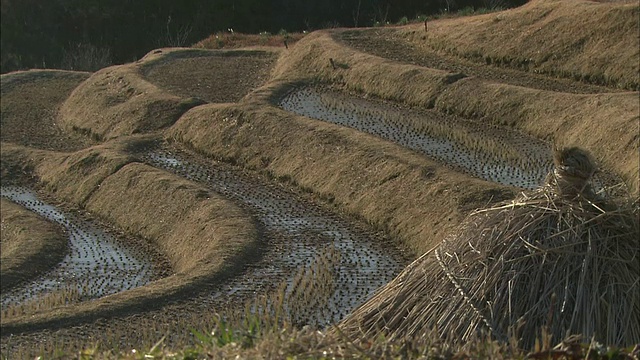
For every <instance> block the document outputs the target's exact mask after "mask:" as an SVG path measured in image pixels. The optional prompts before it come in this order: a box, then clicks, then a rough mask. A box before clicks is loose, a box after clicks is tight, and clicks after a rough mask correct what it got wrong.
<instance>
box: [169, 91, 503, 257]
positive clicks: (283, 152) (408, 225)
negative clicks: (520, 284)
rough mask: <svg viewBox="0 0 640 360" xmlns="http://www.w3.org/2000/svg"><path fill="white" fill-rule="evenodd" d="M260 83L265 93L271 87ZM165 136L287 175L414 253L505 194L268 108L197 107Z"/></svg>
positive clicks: (375, 141) (369, 140)
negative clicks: (471, 212) (474, 210)
mask: <svg viewBox="0 0 640 360" xmlns="http://www.w3.org/2000/svg"><path fill="white" fill-rule="evenodd" d="M263 90H264V91H265V93H266V96H268V95H269V94H271V92H272V91H276V90H277V88H269V89H263ZM167 137H168V138H169V139H171V140H173V141H177V142H179V143H184V144H186V145H188V146H190V147H192V148H194V149H196V150H197V151H199V152H201V153H203V154H205V155H207V156H210V157H214V158H218V159H224V160H226V161H232V162H235V163H238V164H241V165H243V166H246V167H250V168H254V169H258V170H263V171H267V172H269V173H270V174H271V175H272V176H274V177H276V178H288V179H291V181H292V182H293V183H295V184H297V185H298V186H300V187H302V188H303V189H308V190H309V191H311V192H313V193H315V194H317V195H318V196H320V197H323V198H325V199H327V200H329V201H332V202H334V203H335V205H337V206H339V207H340V208H342V209H345V210H347V211H348V212H349V213H352V214H355V215H357V216H359V217H362V218H364V219H365V220H366V221H368V222H369V223H371V224H373V225H374V226H376V227H378V228H381V229H385V230H387V231H388V232H389V233H390V234H391V235H392V236H393V237H396V238H398V239H399V240H400V243H404V244H405V245H407V246H408V248H410V249H411V251H412V252H414V253H415V254H420V253H422V252H424V251H426V250H428V249H429V248H430V247H432V246H433V245H434V244H436V243H438V242H439V241H440V240H441V239H442V238H443V237H444V235H445V234H446V233H447V232H448V231H449V230H450V229H451V227H452V226H454V225H455V224H457V223H458V222H459V221H460V220H461V219H462V218H463V217H464V216H465V215H466V213H467V212H468V211H470V210H472V209H473V208H476V207H482V206H485V205H486V204H487V203H491V202H496V201H499V200H502V199H506V198H510V197H511V196H512V195H513V193H512V192H511V190H509V189H507V188H505V187H502V186H499V185H496V184H490V183H486V182H483V181H480V180H476V179H472V178H470V177H467V176H463V175H460V174H459V173H455V172H453V171H450V170H447V169H444V168H442V167H441V166H438V165H436V164H435V163H434V162H433V161H430V160H428V159H426V158H424V157H422V156H419V155H417V154H415V153H414V152H412V151H410V150H407V149H404V148H402V147H400V146H397V145H394V144H391V143H388V142H386V141H383V140H381V139H379V138H377V137H374V136H371V135H368V134H363V133H360V132H358V131H355V130H352V129H348V128H344V127H340V126H336V125H332V124H328V123H324V122H320V121H314V120H310V119H307V118H304V117H301V116H295V115H292V114H290V113H287V112H285V111H283V110H280V109H277V108H272V107H265V106H253V105H251V104H240V105H231V104H225V105H205V106H199V107H197V108H195V109H192V110H191V111H189V112H188V113H186V114H185V115H184V116H183V117H182V118H181V119H180V120H179V121H178V122H177V123H176V124H175V125H174V126H173V127H172V128H171V129H170V130H169V131H168V132H167Z"/></svg>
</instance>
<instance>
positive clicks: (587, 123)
mask: <svg viewBox="0 0 640 360" xmlns="http://www.w3.org/2000/svg"><path fill="white" fill-rule="evenodd" d="M295 50H296V51H294V52H293V53H292V54H291V55H288V56H286V57H285V56H283V57H281V59H280V61H279V62H278V65H277V66H276V69H275V70H274V76H275V77H276V78H277V79H281V80H282V81H286V82H296V81H298V82H299V81H320V82H330V83H333V84H344V87H345V88H346V89H348V90H355V91H361V92H364V93H366V94H369V95H373V96H378V97H381V98H385V99H391V100H397V101H402V102H404V103H407V104H410V105H413V106H421V107H422V106H427V107H431V106H435V108H436V109H437V110H440V111H443V112H446V113H453V114H456V115H461V116H463V117H468V118H475V119H480V120H481V121H483V122H487V123H489V124H495V125H501V126H508V127H512V128H515V129H517V130H520V131H523V132H524V133H527V134H530V135H532V136H534V137H536V138H539V139H546V140H549V141H550V142H552V143H555V144H557V145H558V146H570V145H576V146H581V147H583V148H586V149H588V150H589V151H591V152H592V153H593V154H594V155H595V156H596V157H597V158H598V159H599V160H600V161H601V162H602V164H603V165H604V166H603V167H604V168H607V169H610V170H613V171H614V172H616V173H618V174H619V175H621V176H622V177H623V178H624V179H625V182H626V183H627V185H628V186H629V188H630V190H631V192H632V193H633V194H636V195H637V194H638V192H639V183H638V176H637V174H638V163H639V161H638V153H637V149H638V147H639V142H638V141H639V139H640V138H639V137H638V136H637V134H638V133H639V131H640V128H639V127H638V126H639V125H638V124H639V122H638V114H640V103H638V101H637V97H638V94H637V93H631V92H627V93H610V94H594V95H580V94H566V93H557V92H551V91H542V90H534V89H527V88H523V87H518V86H511V85H504V84H497V83H489V82H486V81H483V80H480V79H477V78H459V77H456V76H455V75H452V74H449V73H446V72H443V71H437V70H431V69H426V68H421V67H418V66H414V65H407V64H398V63H395V62H392V61H389V60H386V59H382V58H379V57H375V56H371V55H367V54H363V53H358V52H355V51H353V50H351V49H349V48H345V47H343V46H341V45H339V44H337V43H336V42H335V41H334V40H332V39H331V37H330V35H329V34H328V33H326V32H316V33H313V34H310V35H309V36H307V37H305V38H304V39H303V40H302V41H300V42H299V43H298V44H296V47H295ZM330 58H331V59H333V60H334V62H336V63H339V64H343V65H344V66H341V67H337V68H336V69H333V67H332V66H331V63H330V61H329V59H330ZM498 155H500V154H498Z"/></svg>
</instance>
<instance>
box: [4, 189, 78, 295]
mask: <svg viewBox="0 0 640 360" xmlns="http://www.w3.org/2000/svg"><path fill="white" fill-rule="evenodd" d="M0 204H1V206H0V216H1V222H2V224H1V227H0V234H1V236H0V241H1V242H0V245H1V250H0V254H1V259H2V261H0V264H1V267H0V271H1V272H2V277H1V285H0V286H1V287H2V290H3V291H6V290H8V289H10V288H12V287H14V286H16V285H18V284H19V283H21V282H24V281H26V280H29V279H32V278H34V277H35V276H37V275H38V274H40V273H42V272H43V271H46V270H48V269H49V268H50V267H52V266H53V265H55V264H57V263H58V262H60V260H62V258H63V257H64V255H65V252H66V250H67V239H66V237H65V236H64V232H63V229H62V228H60V227H59V226H56V225H54V224H51V223H49V222H47V221H46V220H45V219H43V218H41V217H40V216H38V215H36V214H34V213H32V212H30V211H27V210H26V209H24V208H23V207H21V206H19V205H16V204H14V203H12V202H10V201H8V200H6V199H4V198H3V199H1V200H0Z"/></svg>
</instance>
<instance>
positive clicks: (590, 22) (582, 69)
mask: <svg viewBox="0 0 640 360" xmlns="http://www.w3.org/2000/svg"><path fill="white" fill-rule="evenodd" d="M638 16H640V6H639V5H638V3H637V2H602V3H600V2H594V1H584V0H569V1H566V0H535V1H530V2H528V3H527V4H526V5H524V6H522V7H519V8H515V9H511V10H507V11H502V12H499V13H492V14H486V15H480V16H474V17H471V18H457V19H446V20H441V21H435V22H432V23H430V24H429V32H428V34H426V35H425V32H424V30H423V29H422V28H421V26H419V25H414V26H411V27H406V28H404V29H403V31H405V33H406V36H408V37H409V38H411V40H412V41H413V43H415V44H416V45H418V46H430V47H433V48H435V49H439V50H442V51H445V52H447V53H450V54H453V55H456V56H461V57H465V58H468V59H471V60H475V61H478V62H482V63H490V64H496V65H498V66H509V67H515V68H518V69H524V70H527V71H532V72H540V73H545V74H550V75H552V76H560V77H566V78H571V79H576V80H583V81H586V82H591V83H594V84H602V85H608V86H614V87H619V88H623V89H628V90H640V78H639V77H638V73H639V71H640V65H639V62H638V59H639V58H640V48H639V47H638V38H637V36H638V32H639V31H640V24H639V23H638Z"/></svg>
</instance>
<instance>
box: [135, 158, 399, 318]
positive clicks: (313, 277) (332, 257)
mask: <svg viewBox="0 0 640 360" xmlns="http://www.w3.org/2000/svg"><path fill="white" fill-rule="evenodd" d="M146 161H148V162H149V163H150V164H152V165H153V166H157V167H162V168H165V169H167V170H170V171H172V172H175V173H176V174H178V175H180V176H184V177H186V178H188V179H190V180H193V181H197V182H200V183H203V184H205V185H206V186H208V187H209V188H211V189H212V190H214V191H216V192H218V193H220V194H222V195H224V196H226V197H228V198H230V199H232V200H234V201H236V202H237V203H238V204H239V205H241V206H243V207H244V208H245V209H248V210H249V211H250V212H251V213H252V214H253V215H254V216H255V218H256V219H257V221H258V222H259V223H260V225H261V227H263V228H264V236H263V239H261V241H262V242H264V243H265V244H266V245H267V246H266V247H265V253H264V254H263V256H262V260H260V262H259V263H257V264H253V265H251V267H250V268H249V269H248V270H247V271H246V273H245V274H243V275H242V276H237V277H235V278H234V279H232V280H231V281H229V282H228V283H227V284H225V285H224V286H223V287H222V289H220V290H219V291H215V292H213V293H211V294H210V295H209V298H208V300H205V301H211V302H212V303H219V302H220V301H231V302H233V299H246V298H247V297H249V298H251V297H255V294H256V293H257V292H259V290H260V289H264V288H270V287H273V285H274V284H277V283H278V282H285V283H287V284H288V285H287V288H286V291H287V293H288V294H289V300H288V301H287V302H285V304H284V307H285V311H288V312H290V315H291V317H292V318H293V319H294V320H295V321H296V322H298V323H301V324H312V325H319V326H323V325H327V324H330V323H335V322H337V321H339V320H340V319H342V318H343V317H344V316H345V315H346V314H348V313H349V312H350V311H351V310H352V309H354V308H355V307H356V306H358V305H359V304H361V303H362V302H363V301H364V300H365V299H366V298H367V297H369V296H370V295H371V294H372V293H373V292H374V291H375V290H376V289H377V288H379V287H380V286H382V285H384V284H386V283H387V282H389V281H390V280H391V279H393V278H394V277H395V276H396V275H397V274H398V273H399V272H400V271H401V270H402V267H403V266H404V259H403V258H402V256H401V254H400V252H399V251H398V250H397V249H396V248H395V247H394V246H392V245H391V244H390V243H389V242H384V241H383V240H382V239H381V238H380V236H377V235H375V234H372V233H370V232H368V231H366V230H363V229H359V228H357V227H354V225H353V224H352V223H351V222H350V221H348V220H345V219H343V218H342V217H339V216H337V215H336V214H333V213H330V212H328V211H326V210H323V209H322V208H320V207H318V206H317V205H314V204H312V203H310V202H309V201H307V200H305V199H303V198H302V197H300V196H299V195H296V194H295V193H293V192H290V191H288V190H287V189H285V188H283V187H282V186H280V185H277V184H274V183H272V182H267V181H265V180H264V179H260V178H256V177H252V176H249V175H247V174H245V173H243V171H242V170H240V169H235V168H233V167H230V166H228V165H224V164H218V163H214V162H212V161H210V160H204V159H194V158H193V157H185V156H184V155H182V154H179V153H175V152H173V153H172V152H169V151H163V150H157V151H153V152H150V153H149V154H148V155H146Z"/></svg>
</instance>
